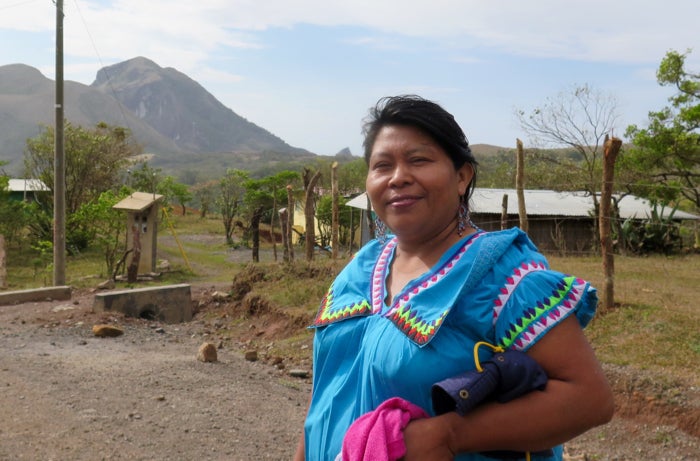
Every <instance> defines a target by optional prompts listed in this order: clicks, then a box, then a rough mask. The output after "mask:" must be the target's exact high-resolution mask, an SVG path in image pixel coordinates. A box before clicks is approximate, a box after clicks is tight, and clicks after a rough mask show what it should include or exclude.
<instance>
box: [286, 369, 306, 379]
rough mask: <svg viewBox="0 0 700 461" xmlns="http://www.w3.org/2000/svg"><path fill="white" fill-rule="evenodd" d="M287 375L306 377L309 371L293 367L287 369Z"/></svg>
mask: <svg viewBox="0 0 700 461" xmlns="http://www.w3.org/2000/svg"><path fill="white" fill-rule="evenodd" d="M289 376H292V377H294V378H308V377H309V372H308V371H306V370H300V369H293V370H289Z"/></svg>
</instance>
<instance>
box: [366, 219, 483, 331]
mask: <svg viewBox="0 0 700 461" xmlns="http://www.w3.org/2000/svg"><path fill="white" fill-rule="evenodd" d="M482 235H484V234H483V233H482V234H477V235H475V236H474V237H473V238H472V239H470V240H469V241H468V242H467V243H466V244H465V245H464V246H463V247H462V248H460V249H459V251H458V252H457V253H456V254H455V255H454V256H453V257H452V258H450V259H449V260H448V261H447V262H446V263H445V264H444V265H443V266H441V267H440V268H439V269H437V270H436V271H435V272H433V273H432V274H429V275H428V276H426V278H425V279H424V280H423V281H422V282H420V283H418V284H416V285H414V286H413V287H412V288H410V289H409V290H407V291H405V292H404V293H403V294H402V295H401V297H400V298H398V299H397V300H396V302H395V303H394V305H393V306H392V308H391V309H390V310H389V311H388V312H387V313H386V317H387V318H388V319H390V320H391V321H392V322H394V324H395V325H396V326H397V327H399V328H400V329H401V331H403V332H404V334H405V335H406V336H408V337H409V338H410V339H411V340H413V341H414V342H415V343H416V344H419V345H423V344H425V343H427V342H428V341H430V338H432V337H433V335H434V334H435V332H436V331H437V329H438V327H439V326H440V325H441V324H442V321H443V320H444V318H445V317H446V316H447V314H448V313H449V311H450V309H451V307H452V306H446V307H445V309H444V311H443V312H442V313H441V314H440V316H439V317H438V318H436V319H434V320H424V319H423V318H422V317H420V316H419V315H418V313H417V312H414V311H413V310H412V309H411V304H410V301H411V299H413V297H415V296H416V295H418V294H419V293H421V292H422V291H423V290H426V289H428V288H430V287H432V286H433V285H435V284H436V283H438V282H439V281H440V280H442V279H443V278H444V277H445V276H446V275H447V274H449V273H450V271H451V270H452V269H453V268H454V267H455V265H456V264H457V262H459V260H460V259H462V257H463V256H464V255H465V254H466V252H467V251H468V250H469V248H470V247H471V246H472V245H473V244H474V242H475V241H476V240H477V239H479V237H481V236H482ZM376 280H378V278H377V277H376V274H375V277H374V278H373V281H376ZM380 280H381V281H382V285H383V281H384V280H385V278H384V273H382V276H381V278H380ZM374 288H375V287H373V291H374ZM377 288H378V287H377Z"/></svg>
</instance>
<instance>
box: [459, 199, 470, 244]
mask: <svg viewBox="0 0 700 461" xmlns="http://www.w3.org/2000/svg"><path fill="white" fill-rule="evenodd" d="M467 226H471V227H474V223H472V220H471V217H470V216H469V207H468V206H467V204H466V203H465V202H463V201H461V202H460V204H459V211H458V212H457V235H459V236H460V237H461V236H462V235H463V234H464V231H465V229H466V228H467Z"/></svg>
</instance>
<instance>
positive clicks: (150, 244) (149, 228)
mask: <svg viewBox="0 0 700 461" xmlns="http://www.w3.org/2000/svg"><path fill="white" fill-rule="evenodd" d="M162 199H163V196H162V195H159V194H149V193H147V192H134V193H132V194H131V195H130V196H128V197H126V198H125V199H124V200H122V201H121V202H119V203H117V204H116V205H114V206H113V208H115V209H118V210H126V211H127V223H126V248H127V250H131V251H130V253H129V255H128V257H127V260H126V267H131V266H132V264H133V263H134V262H135V261H134V258H138V273H139V274H151V273H154V272H155V270H156V250H157V242H158V212H159V211H160V202H161V200H162Z"/></svg>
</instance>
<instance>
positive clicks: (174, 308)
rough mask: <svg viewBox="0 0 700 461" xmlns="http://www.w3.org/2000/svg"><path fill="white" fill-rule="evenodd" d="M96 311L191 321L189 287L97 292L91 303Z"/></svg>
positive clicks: (169, 286)
mask: <svg viewBox="0 0 700 461" xmlns="http://www.w3.org/2000/svg"><path fill="white" fill-rule="evenodd" d="M93 310H94V311H95V312H106V311H116V312H121V313H123V314H124V315H126V316H129V317H140V318H146V319H152V320H158V321H161V322H165V323H179V322H188V321H190V320H192V295H191V291H190V285H187V284H180V285H166V286H160V287H148V288H135V289H133V290H118V291H111V292H107V293H98V294H96V295H95V300H94V302H93Z"/></svg>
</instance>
